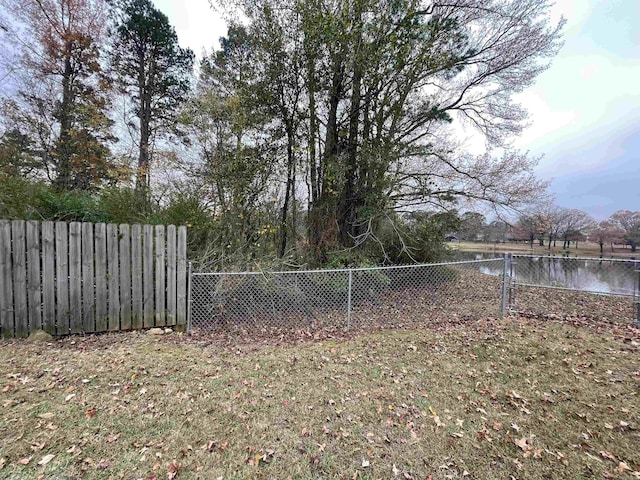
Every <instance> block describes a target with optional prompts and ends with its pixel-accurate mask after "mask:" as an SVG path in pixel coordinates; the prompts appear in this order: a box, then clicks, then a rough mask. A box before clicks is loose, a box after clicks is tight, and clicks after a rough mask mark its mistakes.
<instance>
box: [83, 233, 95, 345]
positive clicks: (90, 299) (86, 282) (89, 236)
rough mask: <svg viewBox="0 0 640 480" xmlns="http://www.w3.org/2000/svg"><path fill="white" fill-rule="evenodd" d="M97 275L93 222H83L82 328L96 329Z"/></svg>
mask: <svg viewBox="0 0 640 480" xmlns="http://www.w3.org/2000/svg"><path fill="white" fill-rule="evenodd" d="M94 287H95V277H94V270H93V224H91V223H83V224H82V328H83V330H84V331H85V332H86V333H91V332H95V331H96V312H95V288H94Z"/></svg>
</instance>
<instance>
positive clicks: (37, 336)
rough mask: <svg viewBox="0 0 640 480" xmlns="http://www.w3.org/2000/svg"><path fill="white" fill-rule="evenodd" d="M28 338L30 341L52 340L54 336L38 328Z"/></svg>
mask: <svg viewBox="0 0 640 480" xmlns="http://www.w3.org/2000/svg"><path fill="white" fill-rule="evenodd" d="M27 340H28V341H30V342H50V341H51V340H53V337H52V336H51V335H50V334H48V333H47V332H45V331H44V330H36V331H35V332H32V333H31V335H29V337H28V338H27Z"/></svg>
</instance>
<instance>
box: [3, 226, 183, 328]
mask: <svg viewBox="0 0 640 480" xmlns="http://www.w3.org/2000/svg"><path fill="white" fill-rule="evenodd" d="M186 252H187V230H186V227H177V228H176V227H175V226H174V225H169V226H166V227H165V226H164V225H137V224H136V225H124V224H123V225H115V224H104V223H97V224H92V223H79V222H71V223H66V222H55V223H54V222H36V221H27V222H25V221H23V220H13V221H8V220H0V329H1V334H2V337H3V338H11V337H25V336H28V335H29V334H30V333H31V332H33V331H35V330H40V329H42V330H45V331H46V332H48V333H50V334H52V335H65V334H70V333H90V332H105V331H115V330H129V329H136V328H144V327H153V326H172V325H184V324H185V323H186V313H187V258H186Z"/></svg>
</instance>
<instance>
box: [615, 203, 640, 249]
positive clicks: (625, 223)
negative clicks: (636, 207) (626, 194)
mask: <svg viewBox="0 0 640 480" xmlns="http://www.w3.org/2000/svg"><path fill="white" fill-rule="evenodd" d="M609 220H610V221H612V222H613V223H614V224H615V225H616V226H618V228H620V229H621V230H622V231H623V232H624V239H625V241H626V242H627V245H630V246H631V251H632V252H635V251H636V249H637V248H638V244H639V243H640V212H633V211H630V210H619V211H617V212H615V213H614V214H613V215H611V217H610V218H609Z"/></svg>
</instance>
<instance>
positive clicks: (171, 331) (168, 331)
mask: <svg viewBox="0 0 640 480" xmlns="http://www.w3.org/2000/svg"><path fill="white" fill-rule="evenodd" d="M164 333H173V330H171V329H170V328H165V329H164Z"/></svg>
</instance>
